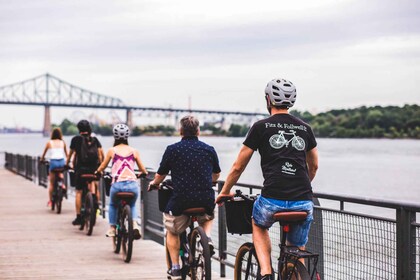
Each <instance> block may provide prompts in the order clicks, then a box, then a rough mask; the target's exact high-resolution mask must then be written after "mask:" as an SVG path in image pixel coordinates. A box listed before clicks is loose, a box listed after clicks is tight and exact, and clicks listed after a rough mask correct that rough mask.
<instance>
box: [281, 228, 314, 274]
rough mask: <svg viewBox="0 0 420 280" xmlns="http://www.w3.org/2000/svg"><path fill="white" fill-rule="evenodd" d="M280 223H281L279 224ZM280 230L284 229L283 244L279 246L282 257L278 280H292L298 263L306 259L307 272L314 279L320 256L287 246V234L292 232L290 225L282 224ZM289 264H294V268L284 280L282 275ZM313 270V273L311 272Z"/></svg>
mask: <svg viewBox="0 0 420 280" xmlns="http://www.w3.org/2000/svg"><path fill="white" fill-rule="evenodd" d="M279 223H280V222H279ZM280 228H281V229H282V236H281V243H280V244H279V247H280V256H279V258H278V263H277V265H278V277H277V279H278V280H287V279H291V276H292V274H293V272H294V271H295V269H296V267H297V263H298V262H300V260H301V259H306V260H307V262H306V265H307V271H308V273H309V275H310V279H313V277H314V275H315V274H316V273H317V270H316V266H317V264H318V256H319V255H318V254H315V253H311V252H309V251H306V250H301V249H299V248H298V247H296V246H289V245H286V238H287V234H288V232H289V230H290V224H283V225H282V224H281V223H280ZM311 261H312V263H313V268H312V269H311ZM287 263H292V264H293V268H292V269H291V270H290V271H289V273H288V275H287V276H286V278H285V279H282V277H281V274H282V271H283V269H284V268H285V266H287ZM311 270H312V271H311Z"/></svg>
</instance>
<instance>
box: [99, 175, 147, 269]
mask: <svg viewBox="0 0 420 280" xmlns="http://www.w3.org/2000/svg"><path fill="white" fill-rule="evenodd" d="M136 176H137V178H144V177H145V176H146V174H140V175H136ZM104 179H108V180H109V181H111V180H110V179H111V176H110V175H109V174H105V175H104ZM117 198H118V200H119V203H118V208H117V224H116V228H115V236H114V237H113V238H112V245H113V251H114V253H115V254H119V253H120V251H121V253H122V254H121V256H122V259H123V260H124V262H126V263H129V262H130V260H131V256H132V253H133V240H134V239H140V237H141V236H140V235H139V236H135V234H134V229H133V217H132V215H131V207H130V202H131V200H132V199H133V198H134V193H131V192H118V193H117ZM121 249H122V250H121Z"/></svg>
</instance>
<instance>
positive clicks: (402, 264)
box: [396, 208, 416, 280]
mask: <svg viewBox="0 0 420 280" xmlns="http://www.w3.org/2000/svg"><path fill="white" fill-rule="evenodd" d="M396 218H397V232H396V234H397V279H399V280H412V279H415V275H414V271H415V267H414V266H415V261H416V256H415V251H414V249H415V240H416V235H415V234H416V233H415V228H414V227H413V226H412V224H413V223H414V222H415V221H416V213H415V212H411V211H409V210H407V209H404V208H400V209H397V217H396Z"/></svg>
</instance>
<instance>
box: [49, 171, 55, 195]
mask: <svg viewBox="0 0 420 280" xmlns="http://www.w3.org/2000/svg"><path fill="white" fill-rule="evenodd" d="M54 180H55V174H54V172H50V184H49V186H48V196H49V198H50V201H52V194H53V189H54Z"/></svg>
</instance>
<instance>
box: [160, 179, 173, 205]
mask: <svg viewBox="0 0 420 280" xmlns="http://www.w3.org/2000/svg"><path fill="white" fill-rule="evenodd" d="M172 193H173V189H172V181H171V180H169V179H168V180H165V181H164V182H163V183H162V185H161V187H160V188H159V190H158V202H159V211H160V212H165V210H166V206H167V205H168V202H169V199H170V198H171V196H172Z"/></svg>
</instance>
